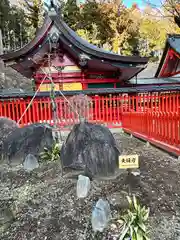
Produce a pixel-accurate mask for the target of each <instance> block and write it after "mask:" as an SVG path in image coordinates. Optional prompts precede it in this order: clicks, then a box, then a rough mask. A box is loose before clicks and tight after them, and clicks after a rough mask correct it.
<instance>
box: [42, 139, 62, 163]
mask: <svg viewBox="0 0 180 240" xmlns="http://www.w3.org/2000/svg"><path fill="white" fill-rule="evenodd" d="M40 159H41V160H42V161H57V160H59V159H60V144H59V143H56V142H55V143H54V144H53V145H52V148H51V149H47V148H44V152H42V153H40Z"/></svg>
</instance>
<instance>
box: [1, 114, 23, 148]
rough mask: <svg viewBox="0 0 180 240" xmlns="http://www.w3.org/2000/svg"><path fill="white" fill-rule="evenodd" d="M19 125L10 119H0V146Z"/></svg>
mask: <svg viewBox="0 0 180 240" xmlns="http://www.w3.org/2000/svg"><path fill="white" fill-rule="evenodd" d="M17 128H19V125H18V124H17V123H16V122H15V121H13V120H12V119H10V118H6V117H0V145H1V144H2V143H3V142H4V140H5V139H6V138H7V137H8V135H9V134H11V133H12V132H13V131H14V130H15V129H17Z"/></svg>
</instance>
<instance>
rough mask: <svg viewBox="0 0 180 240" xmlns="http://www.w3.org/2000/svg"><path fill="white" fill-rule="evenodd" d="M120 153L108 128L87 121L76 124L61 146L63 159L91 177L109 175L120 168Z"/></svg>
mask: <svg viewBox="0 0 180 240" xmlns="http://www.w3.org/2000/svg"><path fill="white" fill-rule="evenodd" d="M119 154H120V152H119V150H118V149H117V147H116V142H115V139H114V137H113V135H112V133H111V132H110V130H109V129H108V128H106V127H104V126H101V125H96V124H91V123H87V122H85V123H80V124H76V125H75V126H74V127H73V129H72V130H71V132H70V133H69V135H68V137H67V139H66V141H65V142H64V144H63V146H62V148H61V161H62V164H63V165H64V166H65V167H69V168H73V169H76V170H77V169H79V170H83V171H84V174H85V175H87V176H88V177H90V178H92V177H95V176H96V177H97V176H109V175H113V174H114V173H115V171H116V169H118V156H119Z"/></svg>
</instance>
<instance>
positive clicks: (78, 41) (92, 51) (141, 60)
mask: <svg viewBox="0 0 180 240" xmlns="http://www.w3.org/2000/svg"><path fill="white" fill-rule="evenodd" d="M51 19H52V20H53V21H54V23H55V26H56V27H57V28H58V30H59V32H61V33H62V34H63V36H64V37H65V38H66V39H68V41H69V42H70V43H71V45H72V46H75V47H76V48H78V49H79V50H80V51H82V52H85V53H86V54H89V55H92V56H94V57H98V58H101V59H105V60H109V61H116V62H124V63H129V64H131V63H136V64H147V63H148V60H149V59H148V58H147V57H139V56H131V57H129V56H121V55H118V54H115V53H112V52H109V51H106V50H104V49H102V48H98V47H97V46H95V45H92V44H90V43H89V42H87V41H86V40H84V39H82V38H81V37H79V36H78V35H77V34H76V33H75V32H74V31H73V30H72V29H71V28H69V27H68V25H67V24H66V23H65V22H64V21H63V20H62V19H61V18H60V17H58V16H52V17H51Z"/></svg>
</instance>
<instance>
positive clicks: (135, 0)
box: [0, 0, 161, 8]
mask: <svg viewBox="0 0 180 240" xmlns="http://www.w3.org/2000/svg"><path fill="white" fill-rule="evenodd" d="M0 1H1V0H0ZM10 2H11V3H12V4H16V3H17V2H18V0H10ZM123 2H124V4H125V5H126V6H127V7H131V6H132V4H133V3H137V4H138V6H139V7H140V8H143V7H144V6H145V5H146V4H145V3H146V2H148V0H123ZM149 2H151V4H155V5H158V4H159V5H160V2H161V0H149Z"/></svg>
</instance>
